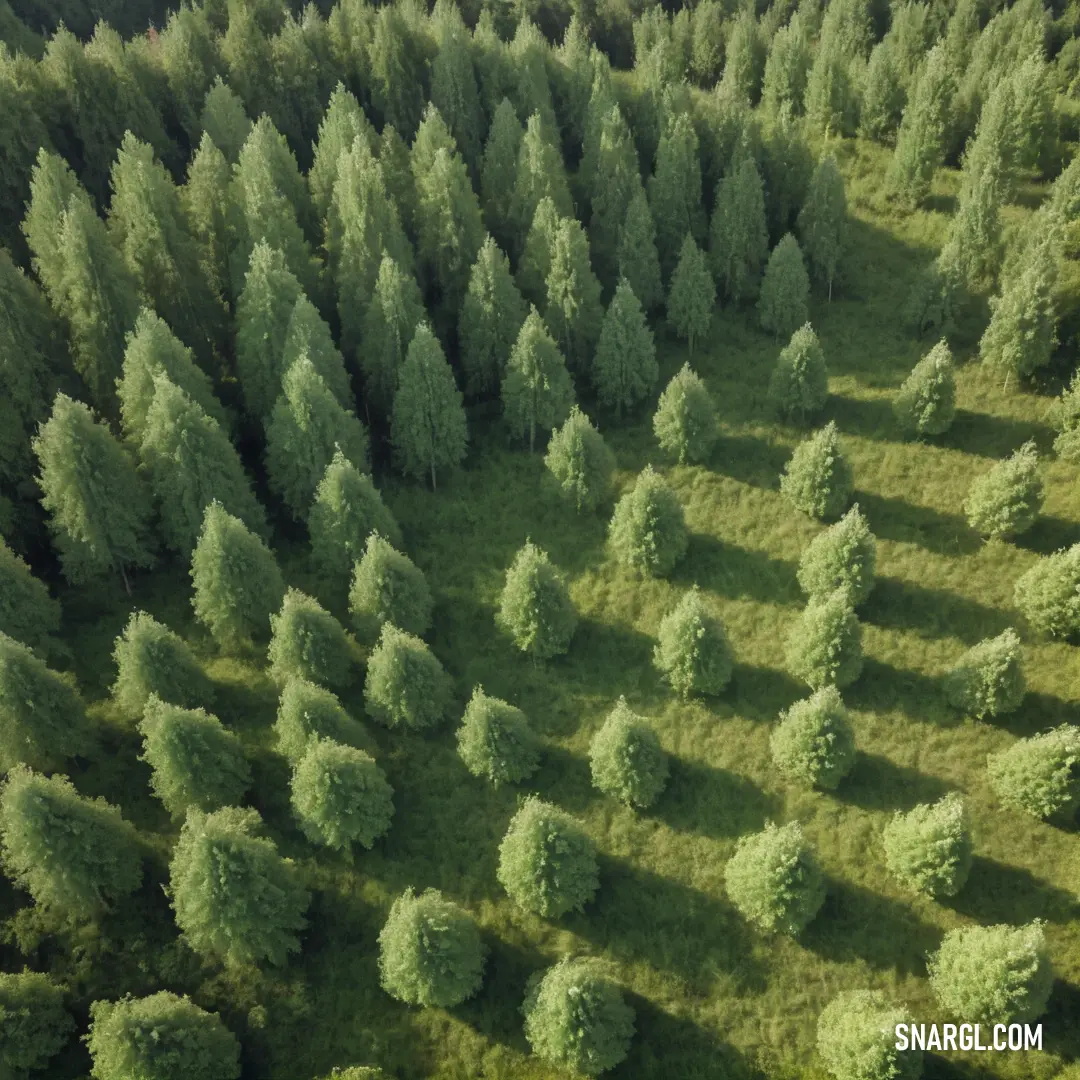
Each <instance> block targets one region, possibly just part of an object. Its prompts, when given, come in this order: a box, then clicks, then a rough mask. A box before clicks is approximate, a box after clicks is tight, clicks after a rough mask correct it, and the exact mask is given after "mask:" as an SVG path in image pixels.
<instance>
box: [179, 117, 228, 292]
mask: <svg viewBox="0 0 1080 1080" xmlns="http://www.w3.org/2000/svg"><path fill="white" fill-rule="evenodd" d="M230 178H231V173H230V171H229V164H228V162H227V161H226V160H225V155H224V154H223V153H222V152H221V151H220V150H219V149H218V148H217V146H216V145H215V144H214V141H213V139H211V138H210V136H209V135H208V134H207V133H206V132H203V136H202V139H201V141H200V142H199V147H198V149H197V150H196V151H195V156H194V157H193V158H192V159H191V163H190V164H189V165H188V171H187V182H186V183H185V184H184V186H183V187H182V188H181V189H180V200H181V203H182V205H183V207H184V215H185V217H186V218H187V226H188V229H189V230H190V232H191V235H192V238H193V239H194V240H195V247H196V251H197V253H198V257H199V268H200V272H201V273H202V275H203V277H205V278H206V282H207V284H208V285H209V286H210V289H211V291H212V292H213V294H214V296H215V298H216V299H217V302H218V303H219V304H224V302H225V301H227V300H229V299H232V297H233V292H232V278H231V276H230V274H229V232H228V230H229V221H230V220H231V219H232V215H233V213H234V211H233V210H232V209H231V196H232V192H231V189H230V187H229V180H230Z"/></svg>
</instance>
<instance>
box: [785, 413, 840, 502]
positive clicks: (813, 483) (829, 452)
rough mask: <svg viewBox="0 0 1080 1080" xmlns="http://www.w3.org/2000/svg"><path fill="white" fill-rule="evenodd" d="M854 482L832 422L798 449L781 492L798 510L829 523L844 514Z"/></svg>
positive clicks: (789, 462) (790, 463)
mask: <svg viewBox="0 0 1080 1080" xmlns="http://www.w3.org/2000/svg"><path fill="white" fill-rule="evenodd" d="M854 483H855V481H854V476H853V475H852V471H851V465H850V463H849V462H848V460H847V458H845V457H844V454H843V451H842V450H841V449H840V440H839V437H838V432H837V430H836V422H835V421H833V420H830V421H829V422H828V423H827V424H826V425H825V427H823V428H822V429H821V430H820V431H816V432H815V433H814V434H813V435H811V436H810V437H809V438H807V439H804V440H803V441H802V442H801V443H799V445H798V446H796V447H795V452H794V453H793V454H792V455H791V458H790V459H789V460H788V463H787V464H786V465H785V466H784V472H783V475H782V476H781V477H780V493H781V494H782V495H784V496H785V497H786V498H787V500H788V502H790V503H791V505H792V506H794V507H795V509H796V510H801V511H802V512H803V513H804V514H809V515H810V516H811V517H816V518H821V519H823V520H828V519H829V518H835V517H839V516H840V514H841V513H843V511H844V508H845V507H846V506H847V504H848V501H849V500H850V499H851V492H852V490H853V488H854Z"/></svg>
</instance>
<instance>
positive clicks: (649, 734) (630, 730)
mask: <svg viewBox="0 0 1080 1080" xmlns="http://www.w3.org/2000/svg"><path fill="white" fill-rule="evenodd" d="M589 767H590V769H591V770H592V782H593V787H595V788H596V789H597V790H598V791H602V792H604V793H605V794H606V795H611V796H612V797H613V798H615V799H618V800H619V801H620V802H623V803H626V804H627V805H628V806H633V807H639V808H641V809H645V808H647V807H649V806H652V805H653V803H655V802H656V800H657V799H658V798H660V795H661V793H662V792H663V790H664V787H665V786H666V784H667V780H668V760H667V754H665V753H664V749H663V747H662V746H661V745H660V740H659V739H658V738H657V737H656V732H655V731H653V729H652V728H651V727H650V726H649V724H648V722H647V721H646V720H645V719H644V718H642V717H640V716H637V715H636V714H635V713H633V712H632V711H631V710H630V706H629V705H627V704H626V698H624V697H620V698H619V700H618V701H617V702H616V703H615V708H614V709H612V710H611V712H610V713H609V714H608V717H607V719H606V720H605V721H604V723H603V725H602V726H601V727H600V729H599V731H597V733H596V734H595V735H594V736H593V739H592V742H590V743H589Z"/></svg>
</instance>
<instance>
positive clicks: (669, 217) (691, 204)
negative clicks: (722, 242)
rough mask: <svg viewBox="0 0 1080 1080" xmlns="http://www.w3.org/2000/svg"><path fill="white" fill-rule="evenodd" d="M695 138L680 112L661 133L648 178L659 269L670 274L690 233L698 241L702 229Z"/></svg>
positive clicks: (698, 168) (703, 229) (703, 220)
mask: <svg viewBox="0 0 1080 1080" xmlns="http://www.w3.org/2000/svg"><path fill="white" fill-rule="evenodd" d="M698 155H699V148H698V138H697V135H696V134H695V132H694V125H693V123H692V122H691V119H690V116H689V114H687V113H679V114H678V116H676V117H675V119H674V120H673V121H672V122H671V123H670V125H669V126H668V128H667V130H666V131H665V132H664V134H663V135H662V136H661V137H660V144H659V146H658V147H657V149H656V167H655V169H654V170H653V175H652V176H651V177H650V179H649V184H648V190H649V208H650V209H651V210H652V216H653V222H654V223H655V224H656V247H657V251H658V252H659V255H660V269H661V272H662V273H663V275H664V277H665V278H666V277H669V276H670V274H671V272H672V271H673V270H674V269H675V265H676V263H677V262H678V261H679V258H680V248H681V246H682V244H683V240H684V238H685V237H686V234H687V233H689V234H690V235H691V236H692V237H693V238H694V240H695V242H700V241H701V240H702V239H703V236H704V231H705V214H704V210H703V208H702V204H701V162H700V160H699V156H698Z"/></svg>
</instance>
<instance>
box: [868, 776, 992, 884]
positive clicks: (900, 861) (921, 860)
mask: <svg viewBox="0 0 1080 1080" xmlns="http://www.w3.org/2000/svg"><path fill="white" fill-rule="evenodd" d="M882 841H883V842H884V845H885V861H886V863H887V865H888V867H889V873H891V874H892V876H893V877H894V878H896V880H897V881H898V882H899V883H900V884H901V885H903V886H904V887H905V888H907V889H910V890H911V891H912V892H919V893H924V894H925V895H926V896H932V897H935V898H940V897H945V896H955V895H956V894H957V893H958V892H959V891H960V890H961V889H962V888H963V887H964V883H965V882H966V881H967V879H968V874H969V873H970V872H971V852H972V839H971V824H970V822H969V821H968V816H967V810H966V809H965V808H964V800H963V798H962V797H961V796H960V795H959V794H957V793H956V792H955V791H954V792H952V793H951V794H949V795H946V796H945V797H944V798H943V799H940V800H939V801H938V802H936V803H920V804H919V805H918V806H916V807H915V808H914V809H913V810H910V811H908V812H907V813H906V814H904V813H901V812H899V811H897V812H896V813H895V814H893V816H892V819H891V820H890V821H889V823H888V825H886V826H885V831H884V832H883V833H882Z"/></svg>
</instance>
